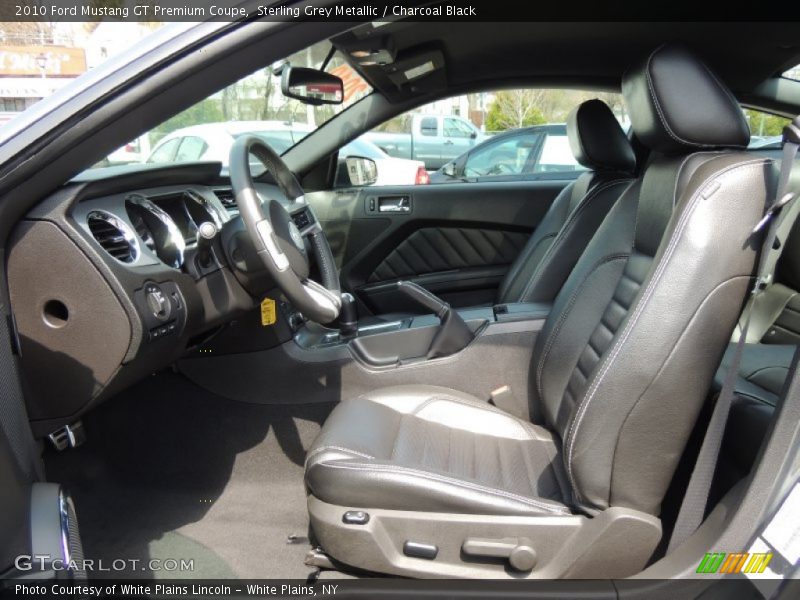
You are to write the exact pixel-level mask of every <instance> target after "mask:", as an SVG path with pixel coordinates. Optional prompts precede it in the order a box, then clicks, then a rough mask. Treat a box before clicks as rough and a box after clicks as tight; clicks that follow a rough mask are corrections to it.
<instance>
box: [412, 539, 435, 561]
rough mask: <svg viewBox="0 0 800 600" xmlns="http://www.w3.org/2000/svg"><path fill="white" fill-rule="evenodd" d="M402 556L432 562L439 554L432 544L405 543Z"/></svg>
mask: <svg viewBox="0 0 800 600" xmlns="http://www.w3.org/2000/svg"><path fill="white" fill-rule="evenodd" d="M403 554H405V555H406V556H409V557H411V558H424V559H426V560H433V559H434V558H436V556H437V555H438V554H439V548H438V547H437V546H434V545H433V544H421V543H419V542H412V541H407V542H406V543H405V544H403Z"/></svg>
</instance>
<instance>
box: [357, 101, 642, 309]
mask: <svg viewBox="0 0 800 600" xmlns="http://www.w3.org/2000/svg"><path fill="white" fill-rule="evenodd" d="M567 134H568V136H569V138H570V145H571V147H572V148H573V153H574V154H575V157H576V159H577V160H578V161H579V162H581V163H582V164H584V165H585V166H586V167H588V168H590V169H593V170H591V171H588V172H586V173H583V174H581V176H580V177H578V179H577V180H576V181H575V182H573V183H571V184H569V185H568V186H567V187H566V188H564V189H563V190H562V191H561V193H560V194H559V195H558V196H557V197H556V199H555V200H554V201H553V204H552V205H551V206H550V208H549V209H548V211H547V213H546V214H545V216H544V218H543V219H542V221H541V223H539V225H538V227H537V228H536V230H535V231H534V232H533V234H532V235H531V236H530V237H526V236H524V235H523V234H520V233H513V232H502V231H493V230H485V229H467V228H436V227H429V228H425V229H419V230H417V231H415V232H414V233H412V234H411V235H410V236H409V237H408V238H406V239H405V240H404V241H403V242H402V243H401V244H400V245H399V246H397V248H396V249H395V250H393V251H392V252H391V253H390V254H389V255H388V256H387V257H386V258H385V259H384V260H383V261H381V263H380V264H379V265H378V266H377V267H376V268H375V270H374V271H373V273H372V274H371V275H370V276H369V278H368V280H367V281H368V283H377V282H381V281H390V280H395V279H402V278H408V277H412V276H415V275H423V274H427V273H435V272H440V271H450V270H454V269H463V268H469V267H480V266H495V265H509V264H510V265H511V267H510V268H509V270H508V272H507V273H506V275H505V277H504V278H503V281H502V282H501V284H500V287H499V290H498V295H497V298H496V301H497V302H498V303H508V302H551V301H552V300H553V298H555V295H556V294H557V293H558V290H559V289H561V286H562V285H563V284H564V281H565V280H566V278H567V275H569V272H570V271H571V270H572V267H574V266H575V263H576V262H577V260H578V257H579V256H580V255H581V252H583V249H584V248H585V247H586V244H587V243H589V240H590V239H591V237H592V235H594V232H595V231H596V230H597V228H598V227H599V226H600V223H601V222H602V220H603V219H604V218H605V216H606V215H607V214H608V211H609V210H610V209H611V206H612V205H613V204H614V202H615V201H616V200H617V198H619V196H620V194H622V191H623V190H624V189H625V188H626V187H627V186H628V185H629V184H630V182H631V180H632V178H633V174H634V171H635V169H636V157H635V155H634V152H633V149H632V148H631V144H630V142H629V141H628V138H627V137H626V136H625V133H624V132H623V131H622V128H621V127H620V125H619V122H618V121H617V119H616V118H615V117H614V114H613V113H612V112H611V110H610V109H609V108H608V106H606V105H605V104H604V103H603V102H601V101H600V100H589V101H587V102H584V103H583V104H581V105H580V106H578V107H577V108H576V109H575V110H573V112H572V113H571V115H570V118H569V120H568V122H567ZM526 240H527V241H526ZM520 249H521V251H520ZM381 318H382V319H383V320H385V318H384V317H381Z"/></svg>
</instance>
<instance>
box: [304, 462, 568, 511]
mask: <svg viewBox="0 0 800 600" xmlns="http://www.w3.org/2000/svg"><path fill="white" fill-rule="evenodd" d="M317 465H321V466H325V467H329V468H332V469H350V470H352V471H384V472H388V473H398V474H408V475H415V476H417V477H421V478H423V479H431V480H433V481H439V482H441V483H447V484H450V485H454V486H456V487H463V488H466V489H471V490H474V491H479V492H485V493H488V494H495V495H498V496H502V497H505V498H508V499H511V500H516V501H518V502H522V503H524V504H529V505H531V506H535V507H536V508H539V509H541V510H544V511H546V512H550V513H554V514H571V513H570V511H569V510H568V509H567V508H566V507H564V508H561V507H560V506H555V505H550V504H547V503H545V502H538V501H536V500H534V499H533V498H526V497H525V496H520V495H518V494H514V493H513V492H509V491H506V490H499V489H496V488H492V487H488V486H483V485H480V484H476V483H472V482H469V481H463V480H460V479H453V478H451V477H446V476H443V475H437V474H435V473H429V472H427V471H420V470H417V469H413V468H409V467H400V466H394V465H368V464H363V463H352V462H351V463H337V462H322V463H317Z"/></svg>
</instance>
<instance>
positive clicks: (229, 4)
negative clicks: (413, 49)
mask: <svg viewBox="0 0 800 600" xmlns="http://www.w3.org/2000/svg"><path fill="white" fill-rule="evenodd" d="M766 8H767V9H766V10H752V9H751V10H747V11H740V10H735V5H734V4H733V3H731V6H730V8H729V10H724V11H720V10H719V5H718V4H717V3H708V4H707V5H705V6H703V5H698V3H696V2H695V3H689V2H686V3H680V2H677V1H674V0H673V1H670V2H641V1H638V2H637V1H631V0H607V1H605V2H597V1H596V0H595V1H589V0H570V1H569V2H553V1H552V0H514V1H506V2H502V1H497V0H467V1H464V0H444V1H442V0H435V1H432V2H431V1H420V0H328V1H326V0H305V1H299V2H292V1H285V0H284V1H281V0H278V1H275V0H272V1H270V0H2V2H1V3H0V22H15V21H16V22H48V23H53V22H87V21H120V22H170V21H176V22H181V21H183V22H199V21H231V22H232V21H246V20H263V21H338V22H348V21H352V22H368V21H373V22H386V21H396V20H400V19H404V20H409V21H437V20H438V21H476V22H491V21H514V22H519V21H554V20H557V21H674V20H678V21H704V20H714V21H785V20H787V19H794V18H800V3H797V2H792V3H788V2H787V3H785V5H781V3H778V2H774V3H770V4H769V5H768V7H766Z"/></svg>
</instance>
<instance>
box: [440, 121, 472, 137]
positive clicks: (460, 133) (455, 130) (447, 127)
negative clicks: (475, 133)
mask: <svg viewBox="0 0 800 600" xmlns="http://www.w3.org/2000/svg"><path fill="white" fill-rule="evenodd" d="M444 136H445V137H461V138H468V137H470V136H472V129H471V128H470V126H469V125H467V124H466V123H464V121H462V120H460V119H445V120H444Z"/></svg>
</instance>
